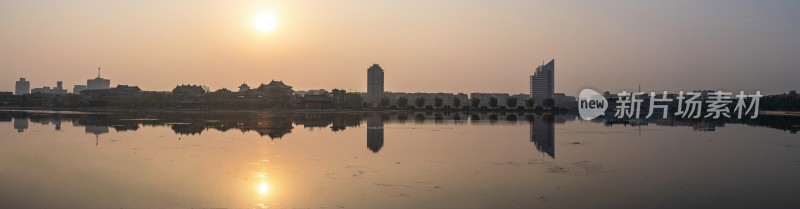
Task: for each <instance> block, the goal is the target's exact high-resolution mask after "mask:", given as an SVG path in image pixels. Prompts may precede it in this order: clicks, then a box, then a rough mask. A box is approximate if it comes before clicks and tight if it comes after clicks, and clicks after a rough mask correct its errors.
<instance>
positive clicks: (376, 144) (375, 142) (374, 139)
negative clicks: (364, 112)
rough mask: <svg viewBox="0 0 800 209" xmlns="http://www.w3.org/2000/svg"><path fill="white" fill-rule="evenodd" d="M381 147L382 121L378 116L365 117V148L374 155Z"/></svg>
mask: <svg viewBox="0 0 800 209" xmlns="http://www.w3.org/2000/svg"><path fill="white" fill-rule="evenodd" d="M382 147H383V119H382V118H381V117H380V116H379V115H378V114H371V115H370V116H368V117H367V148H369V150H372V152H374V153H378V151H381V148H382Z"/></svg>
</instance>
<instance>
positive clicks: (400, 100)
mask: <svg viewBox="0 0 800 209" xmlns="http://www.w3.org/2000/svg"><path fill="white" fill-rule="evenodd" d="M397 106H398V107H402V108H405V107H406V106H408V98H406V97H400V98H397Z"/></svg>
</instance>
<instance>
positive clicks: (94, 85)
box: [86, 67, 111, 90]
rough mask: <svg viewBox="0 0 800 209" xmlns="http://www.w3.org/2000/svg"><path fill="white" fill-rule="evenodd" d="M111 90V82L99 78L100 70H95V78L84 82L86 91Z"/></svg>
mask: <svg viewBox="0 0 800 209" xmlns="http://www.w3.org/2000/svg"><path fill="white" fill-rule="evenodd" d="M109 88H111V80H108V79H104V78H101V77H100V68H99V67H98V68H97V78H94V79H89V80H86V89H87V90H95V89H109Z"/></svg>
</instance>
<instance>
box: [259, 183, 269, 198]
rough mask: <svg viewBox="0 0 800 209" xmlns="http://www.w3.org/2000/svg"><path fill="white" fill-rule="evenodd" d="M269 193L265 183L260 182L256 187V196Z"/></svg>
mask: <svg viewBox="0 0 800 209" xmlns="http://www.w3.org/2000/svg"><path fill="white" fill-rule="evenodd" d="M268 192H269V185H268V184H267V183H266V182H261V184H259V185H258V194H260V195H265V194H267V193H268Z"/></svg>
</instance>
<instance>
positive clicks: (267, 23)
mask: <svg viewBox="0 0 800 209" xmlns="http://www.w3.org/2000/svg"><path fill="white" fill-rule="evenodd" d="M253 26H254V27H255V28H256V30H258V31H259V32H262V33H266V32H271V31H273V30H275V27H277V26H278V19H277V18H275V15H274V14H272V13H270V12H261V13H258V14H257V15H256V16H255V17H253Z"/></svg>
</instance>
